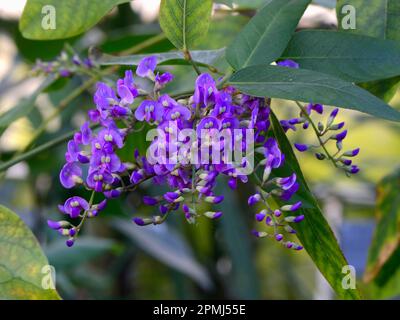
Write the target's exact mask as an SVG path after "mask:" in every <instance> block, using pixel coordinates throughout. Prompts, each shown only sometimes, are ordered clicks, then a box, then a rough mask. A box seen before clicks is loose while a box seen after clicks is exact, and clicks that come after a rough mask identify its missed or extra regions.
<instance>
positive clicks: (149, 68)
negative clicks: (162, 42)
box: [136, 56, 157, 78]
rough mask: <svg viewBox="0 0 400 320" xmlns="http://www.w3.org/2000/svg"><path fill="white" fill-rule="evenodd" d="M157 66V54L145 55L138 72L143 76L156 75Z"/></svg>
mask: <svg viewBox="0 0 400 320" xmlns="http://www.w3.org/2000/svg"><path fill="white" fill-rule="evenodd" d="M156 67H157V57H156V56H150V57H145V58H143V59H142V60H141V61H140V62H139V65H138V67H137V69H136V74H137V75H138V76H139V77H142V78H146V77H149V78H151V77H152V75H154V70H156Z"/></svg>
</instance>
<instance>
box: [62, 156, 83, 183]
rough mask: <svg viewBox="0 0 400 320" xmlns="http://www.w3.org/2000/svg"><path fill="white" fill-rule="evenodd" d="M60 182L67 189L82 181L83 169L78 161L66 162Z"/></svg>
mask: <svg viewBox="0 0 400 320" xmlns="http://www.w3.org/2000/svg"><path fill="white" fill-rule="evenodd" d="M60 182H61V184H62V185H63V187H64V188H66V189H71V188H73V187H74V186H75V185H76V184H79V183H82V182H83V181H82V169H81V167H80V166H79V165H78V164H77V163H76V162H72V163H66V164H65V165H64V166H63V168H62V169H61V172H60Z"/></svg>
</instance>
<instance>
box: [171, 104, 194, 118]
mask: <svg viewBox="0 0 400 320" xmlns="http://www.w3.org/2000/svg"><path fill="white" fill-rule="evenodd" d="M191 117H192V113H191V112H190V110H189V109H188V108H186V107H184V106H181V105H176V106H175V107H173V108H172V109H170V110H169V111H168V112H167V114H166V115H165V120H172V121H175V120H190V118H191Z"/></svg>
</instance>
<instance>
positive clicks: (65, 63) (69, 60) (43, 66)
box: [32, 51, 95, 78]
mask: <svg viewBox="0 0 400 320" xmlns="http://www.w3.org/2000/svg"><path fill="white" fill-rule="evenodd" d="M93 68H95V65H94V63H93V61H92V60H91V59H90V58H84V59H81V58H80V57H79V56H78V55H77V54H73V55H72V56H71V55H69V54H68V53H67V52H65V51H62V52H61V54H60V55H59V56H58V57H57V58H56V59H55V60H53V61H48V62H45V61H42V60H40V59H38V60H36V64H35V66H34V67H33V70H32V71H33V73H34V74H45V75H48V74H56V75H58V76H59V77H61V78H69V77H71V76H73V75H74V74H77V73H84V72H85V71H87V70H90V69H93Z"/></svg>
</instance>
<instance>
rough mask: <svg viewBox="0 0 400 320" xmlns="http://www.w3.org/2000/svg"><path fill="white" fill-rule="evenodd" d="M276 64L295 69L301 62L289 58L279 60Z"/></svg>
mask: <svg viewBox="0 0 400 320" xmlns="http://www.w3.org/2000/svg"><path fill="white" fill-rule="evenodd" d="M276 64H277V65H278V66H281V67H287V68H294V69H298V68H299V64H298V63H297V62H295V61H293V60H289V59H287V60H282V61H278V62H277V63H276Z"/></svg>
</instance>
